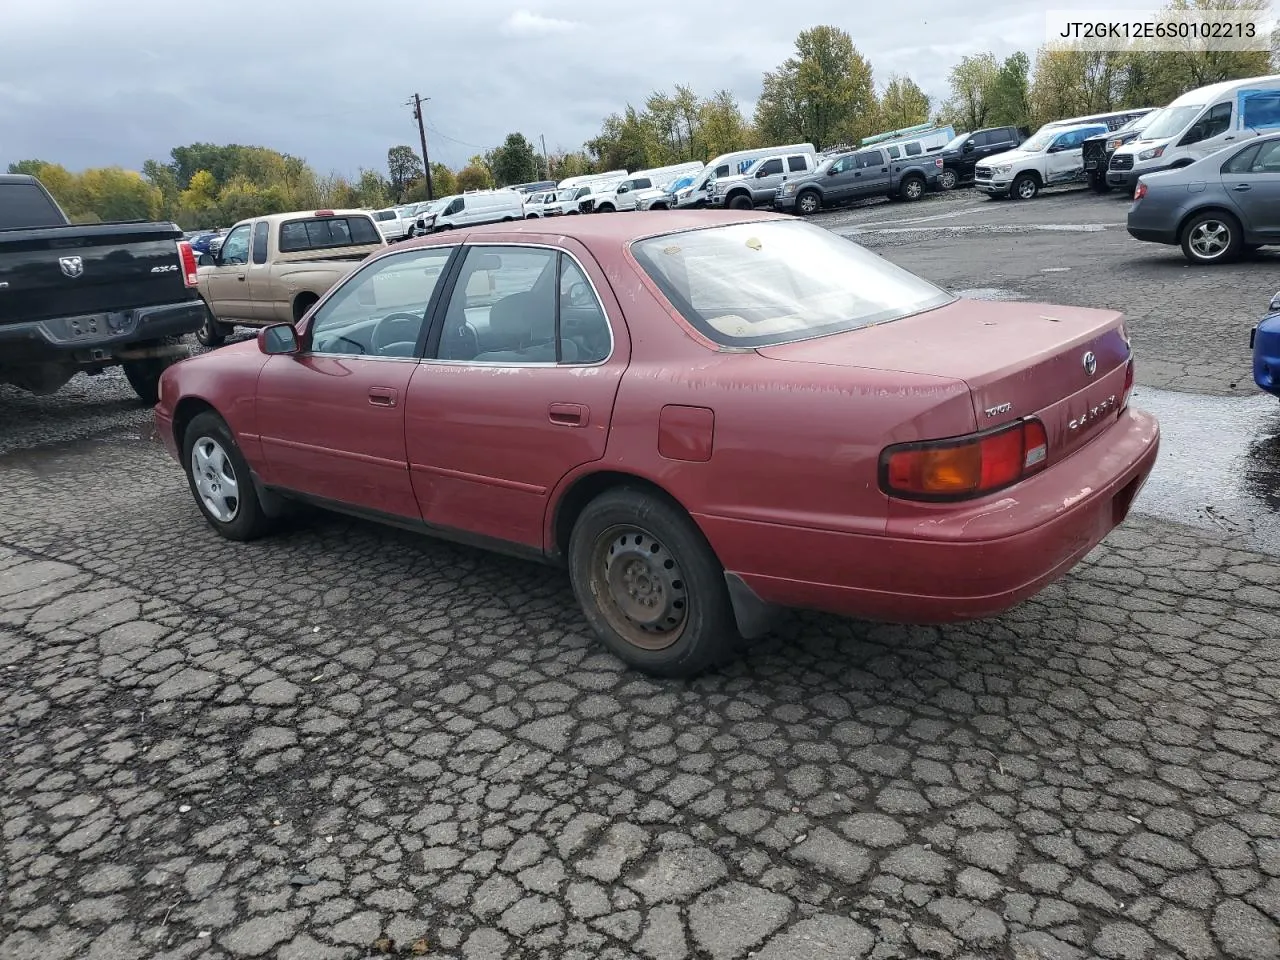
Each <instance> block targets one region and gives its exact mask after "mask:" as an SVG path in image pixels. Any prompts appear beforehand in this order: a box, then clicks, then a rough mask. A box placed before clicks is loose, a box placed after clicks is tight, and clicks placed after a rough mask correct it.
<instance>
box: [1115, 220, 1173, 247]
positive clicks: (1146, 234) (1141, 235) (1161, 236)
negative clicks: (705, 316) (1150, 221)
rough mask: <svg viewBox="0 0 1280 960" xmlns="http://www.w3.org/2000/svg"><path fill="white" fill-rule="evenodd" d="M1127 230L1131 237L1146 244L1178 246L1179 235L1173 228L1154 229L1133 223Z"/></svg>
mask: <svg viewBox="0 0 1280 960" xmlns="http://www.w3.org/2000/svg"><path fill="white" fill-rule="evenodd" d="M1126 229H1127V230H1128V231H1129V236H1131V237H1133V238H1134V239H1135V240H1142V241H1145V242H1146V243H1169V244H1176V243H1177V242H1178V233H1177V231H1176V230H1174V229H1173V228H1172V227H1152V226H1146V225H1144V224H1140V223H1131V224H1129V225H1128V226H1127V227H1126Z"/></svg>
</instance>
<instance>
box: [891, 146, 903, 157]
mask: <svg viewBox="0 0 1280 960" xmlns="http://www.w3.org/2000/svg"><path fill="white" fill-rule="evenodd" d="M889 156H890V157H892V158H893V159H894V160H900V159H902V154H901V153H899V152H898V148H897V147H890V148H889Z"/></svg>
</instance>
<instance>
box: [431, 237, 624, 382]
mask: <svg viewBox="0 0 1280 960" xmlns="http://www.w3.org/2000/svg"><path fill="white" fill-rule="evenodd" d="M462 246H463V247H465V248H471V247H528V248H530V249H534V250H550V251H551V252H552V253H563V254H564V255H565V256H566V257H569V258H570V259H572V260H573V262H574V263H575V264H577V266H578V269H579V270H580V271H581V272H582V275H583V276H584V277H586V280H587V283H588V284H589V285H590V287H591V292H592V294H593V295H594V296H595V298H596V303H597V304H598V305H599V307H600V314H601V316H603V317H604V325H605V326H606V327H607V328H608V329H609V352H608V353H607V354H605V357H604V359H603V360H593V361H592V362H590V363H569V362H566V361H561V362H559V363H557V362H555V361H554V360H553V361H551V362H550V363H520V362H517V361H514V360H442V359H439V358H437V357H423V358H422V362H423V363H432V364H439V365H441V366H446V365H447V366H467V367H520V368H525V367H528V368H534V369H539V370H542V369H553V370H554V369H561V368H566V367H567V368H571V369H574V370H586V369H590V368H591V367H600V366H604V365H605V364H606V363H608V362H609V361H610V360H612V359H613V354H614V352H615V351H616V350H617V347H618V340H617V337H615V336H614V333H613V321H612V320H611V319H610V318H609V311H608V310H606V309H605V307H604V298H603V297H602V296H600V291H599V289H598V288H597V287H596V283H595V281H594V280H592V279H591V273H590V271H588V270H587V268H586V266H585V265H584V264H583V262H582V261H581V260H579V259H578V257H577V255H576V254H574V253H573V252H572V251H569V250H566V249H565V248H564V247H557V246H556V245H554V244H551V243H530V242H528V241H512V242H510V243H504V242H500V241H497V240H490V241H484V242H482V243H464V244H462ZM463 256H464V257H465V256H466V254H464V255H463ZM463 262H464V263H465V262H466V261H465V260H464V261H463ZM559 282H560V278H559V277H557V278H556V283H557V284H558V283H559ZM457 289H458V287H457V283H456V282H455V283H454V289H453V291H451V292H450V299H452V296H453V292H456V291H457ZM444 309H445V313H448V311H449V305H448V304H445V308H444ZM436 349H437V350H438V349H439V344H437V346H436Z"/></svg>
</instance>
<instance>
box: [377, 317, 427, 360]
mask: <svg viewBox="0 0 1280 960" xmlns="http://www.w3.org/2000/svg"><path fill="white" fill-rule="evenodd" d="M421 332H422V317H421V316H419V315H418V314H416V313H389V314H387V315H386V316H385V317H383V318H382V319H381V320H379V321H378V325H377V326H376V327H374V328H373V336H372V337H371V338H370V339H371V341H372V342H371V344H370V346H372V347H373V351H374V352H375V353H382V351H383V350H385V349H386V348H387V347H389V346H390V345H391V344H393V343H413V344H417V342H418V334H419V333H421Z"/></svg>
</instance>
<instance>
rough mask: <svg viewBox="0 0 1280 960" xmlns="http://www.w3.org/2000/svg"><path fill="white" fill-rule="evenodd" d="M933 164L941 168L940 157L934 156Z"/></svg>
mask: <svg viewBox="0 0 1280 960" xmlns="http://www.w3.org/2000/svg"><path fill="white" fill-rule="evenodd" d="M933 165H934V166H935V167H937V168H938V169H939V170H941V169H942V158H941V157H934V158H933Z"/></svg>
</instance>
